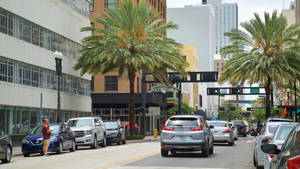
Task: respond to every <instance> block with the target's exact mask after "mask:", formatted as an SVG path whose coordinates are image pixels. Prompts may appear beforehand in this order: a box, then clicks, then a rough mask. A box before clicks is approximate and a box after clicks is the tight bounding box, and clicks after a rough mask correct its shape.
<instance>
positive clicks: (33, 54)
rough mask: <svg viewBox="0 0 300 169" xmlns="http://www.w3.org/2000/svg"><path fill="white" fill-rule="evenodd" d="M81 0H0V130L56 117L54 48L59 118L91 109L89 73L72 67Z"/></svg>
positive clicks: (84, 22)
mask: <svg viewBox="0 0 300 169" xmlns="http://www.w3.org/2000/svg"><path fill="white" fill-rule="evenodd" d="M88 8H89V3H88V1H86V0H72V1H71V0H42V1H41V0H30V1H20V0H1V1H0V130H3V131H5V132H6V133H8V134H10V135H14V134H24V133H26V132H28V131H29V130H30V129H32V128H33V127H34V126H36V125H37V124H38V123H39V121H40V119H41V118H42V117H48V118H49V119H50V121H51V122H54V121H55V119H56V117H57V112H56V108H57V75H56V72H55V69H56V68H55V56H54V52H55V51H60V52H62V54H63V57H62V72H63V75H62V78H61V79H62V80H61V112H60V114H59V117H60V119H61V120H67V119H68V118H70V117H77V116H86V115H89V114H90V113H91V98H90V80H91V76H89V75H84V76H80V73H79V71H75V70H74V69H73V65H74V64H75V63H76V58H77V57H78V56H79V53H80V48H81V40H82V38H83V37H84V36H87V34H86V33H80V28H82V27H84V26H88V25H89V24H90V21H89V11H88Z"/></svg>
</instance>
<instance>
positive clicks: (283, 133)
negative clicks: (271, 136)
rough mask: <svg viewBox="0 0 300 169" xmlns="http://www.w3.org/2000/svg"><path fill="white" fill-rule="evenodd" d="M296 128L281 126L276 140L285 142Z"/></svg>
mask: <svg viewBox="0 0 300 169" xmlns="http://www.w3.org/2000/svg"><path fill="white" fill-rule="evenodd" d="M293 128H295V126H281V127H280V128H279V129H278V130H277V132H276V136H275V140H285V139H286V137H287V136H288V135H289V134H290V132H291V131H292V129H293Z"/></svg>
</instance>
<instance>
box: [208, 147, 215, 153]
mask: <svg viewBox="0 0 300 169" xmlns="http://www.w3.org/2000/svg"><path fill="white" fill-rule="evenodd" d="M209 154H214V145H211V147H210V149H209Z"/></svg>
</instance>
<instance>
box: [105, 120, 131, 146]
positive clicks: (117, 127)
mask: <svg viewBox="0 0 300 169" xmlns="http://www.w3.org/2000/svg"><path fill="white" fill-rule="evenodd" d="M104 125H105V128H106V142H107V143H118V144H119V145H120V144H121V143H122V144H126V135H125V132H126V131H125V128H124V127H123V126H122V124H121V122H120V121H109V122H104Z"/></svg>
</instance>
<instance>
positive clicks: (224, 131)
mask: <svg viewBox="0 0 300 169" xmlns="http://www.w3.org/2000/svg"><path fill="white" fill-rule="evenodd" d="M222 133H230V130H229V129H226V130H223V131H222Z"/></svg>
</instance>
